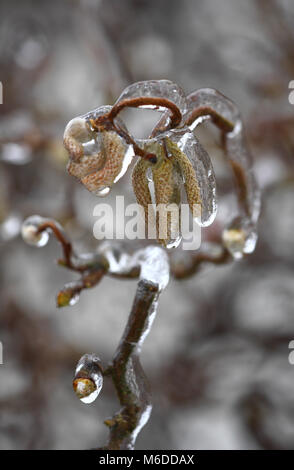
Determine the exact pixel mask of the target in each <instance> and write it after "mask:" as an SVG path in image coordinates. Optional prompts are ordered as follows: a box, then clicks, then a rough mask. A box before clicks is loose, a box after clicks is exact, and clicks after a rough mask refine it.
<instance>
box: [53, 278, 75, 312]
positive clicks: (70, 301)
mask: <svg viewBox="0 0 294 470" xmlns="http://www.w3.org/2000/svg"><path fill="white" fill-rule="evenodd" d="M71 284H72V285H71ZM71 284H67V285H66V286H65V287H64V288H63V289H62V290H61V291H60V292H58V294H57V297H56V305H57V307H59V308H60V307H68V306H69V307H72V306H73V305H75V304H76V303H77V302H78V301H79V299H80V289H77V288H76V286H75V285H74V283H71Z"/></svg>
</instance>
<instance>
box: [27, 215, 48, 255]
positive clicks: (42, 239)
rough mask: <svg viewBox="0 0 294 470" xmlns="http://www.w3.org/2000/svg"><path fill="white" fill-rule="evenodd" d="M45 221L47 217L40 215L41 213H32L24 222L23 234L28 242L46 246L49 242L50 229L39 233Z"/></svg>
mask: <svg viewBox="0 0 294 470" xmlns="http://www.w3.org/2000/svg"><path fill="white" fill-rule="evenodd" d="M44 221H45V219H44V218H43V217H40V216H39V215H32V216H31V217H28V218H27V219H26V220H25V221H24V222H23V224H22V227H21V235H22V238H23V240H24V241H25V242H26V243H28V244H29V245H33V246H37V247H42V246H45V245H46V244H47V243H48V240H49V233H48V231H47V230H44V231H42V232H40V233H38V229H39V227H40V226H41V225H42V223H43V222H44Z"/></svg>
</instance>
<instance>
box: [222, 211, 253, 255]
mask: <svg viewBox="0 0 294 470" xmlns="http://www.w3.org/2000/svg"><path fill="white" fill-rule="evenodd" d="M222 238H223V243H224V245H225V247H226V248H227V250H228V251H229V252H230V253H231V255H232V256H233V258H235V259H236V260H238V259H241V258H243V256H244V254H249V253H252V252H253V251H254V250H255V245H256V242H257V232H256V229H255V226H254V225H253V224H252V223H251V222H250V221H249V220H246V219H242V218H241V217H238V218H236V219H235V220H234V221H233V222H232V223H231V224H230V226H229V227H227V228H226V229H225V230H224V231H223V235H222Z"/></svg>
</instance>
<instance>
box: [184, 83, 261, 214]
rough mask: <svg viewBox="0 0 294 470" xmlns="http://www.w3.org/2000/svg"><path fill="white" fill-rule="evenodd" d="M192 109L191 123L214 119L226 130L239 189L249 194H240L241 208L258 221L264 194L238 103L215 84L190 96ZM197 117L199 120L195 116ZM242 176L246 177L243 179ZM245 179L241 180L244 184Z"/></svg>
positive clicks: (193, 124)
mask: <svg viewBox="0 0 294 470" xmlns="http://www.w3.org/2000/svg"><path fill="white" fill-rule="evenodd" d="M187 105H188V110H187V113H186V115H185V117H184V119H185V122H186V123H187V124H188V125H190V127H192V128H193V127H195V123H196V125H197V123H198V121H199V119H200V121H199V122H201V118H204V117H207V118H209V119H211V120H212V121H213V122H214V123H215V124H216V125H217V126H218V127H219V128H220V129H221V130H223V131H225V135H224V138H225V146H226V151H227V156H228V159H229V162H230V164H231V166H232V169H233V172H234V176H235V178H236V182H237V189H238V190H240V187H245V188H246V195H245V198H244V197H243V193H242V195H239V203H240V208H241V210H242V212H243V213H244V215H246V216H247V217H248V218H249V219H250V220H251V221H252V222H253V223H256V221H257V219H258V216H259V210H260V195H259V191H258V188H257V185H256V181H255V177H254V173H253V169H252V166H253V165H252V157H251V154H250V152H249V151H248V148H247V145H246V141H245V137H244V130H243V123H242V120H241V116H240V113H239V110H238V108H237V106H236V105H235V103H233V101H231V100H230V99H229V98H227V97H226V96H224V95H223V94H222V93H220V92H218V91H217V90H214V89H212V88H202V89H200V90H196V91H194V92H193V93H191V94H190V95H188V96H187ZM195 119H196V120H195ZM241 178H242V181H240V179H241ZM240 183H241V184H240Z"/></svg>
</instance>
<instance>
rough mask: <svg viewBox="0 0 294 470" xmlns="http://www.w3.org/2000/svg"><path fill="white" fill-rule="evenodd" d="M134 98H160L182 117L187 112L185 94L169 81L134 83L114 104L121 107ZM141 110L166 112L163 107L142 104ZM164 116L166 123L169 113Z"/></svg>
mask: <svg viewBox="0 0 294 470" xmlns="http://www.w3.org/2000/svg"><path fill="white" fill-rule="evenodd" d="M136 98H162V99H163V100H168V101H170V102H171V103H173V104H174V105H176V107H177V108H178V110H179V111H180V113H181V114H182V115H183V114H185V113H186V111H187V103H186V97H185V93H184V91H183V90H182V88H181V87H179V86H178V85H177V84H176V83H173V82H171V81H170V80H146V81H142V82H136V83H133V84H132V85H130V86H128V87H127V88H126V89H125V90H124V91H123V92H122V94H121V95H120V97H119V98H118V100H117V101H116V103H115V106H116V105H121V104H122V103H123V102H124V101H126V100H130V99H136ZM140 107H141V108H147V109H148V108H149V109H155V110H158V111H166V107H165V106H159V107H158V106H156V105H152V104H142V105H141V106H140ZM164 115H165V119H164V121H165V122H168V121H169V119H170V116H171V112H170V111H167V113H165V114H164Z"/></svg>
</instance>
